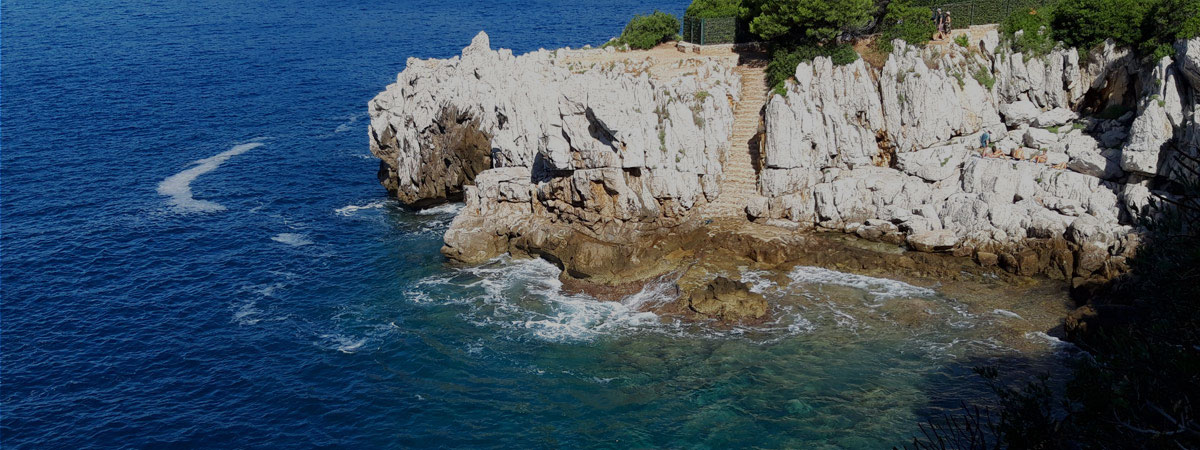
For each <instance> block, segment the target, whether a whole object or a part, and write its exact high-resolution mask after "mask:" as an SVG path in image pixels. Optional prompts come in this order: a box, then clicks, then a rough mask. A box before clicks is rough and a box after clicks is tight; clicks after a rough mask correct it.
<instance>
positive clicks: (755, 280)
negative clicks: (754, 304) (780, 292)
mask: <svg viewBox="0 0 1200 450" xmlns="http://www.w3.org/2000/svg"><path fill="white" fill-rule="evenodd" d="M739 269H740V270H741V272H742V282H743V283H746V284H748V285H749V290H750V292H753V293H755V294H762V293H764V292H767V288H769V287H772V286H775V283H774V282H772V281H771V280H768V279H767V272H766V271H763V270H747V269H746V268H744V267H742V268H739Z"/></svg>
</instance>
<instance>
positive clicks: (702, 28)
mask: <svg viewBox="0 0 1200 450" xmlns="http://www.w3.org/2000/svg"><path fill="white" fill-rule="evenodd" d="M707 31H708V19H700V45H704V44H706V42H705V41H704V39H705V38H706V37H707V36H705V35H706V34H707Z"/></svg>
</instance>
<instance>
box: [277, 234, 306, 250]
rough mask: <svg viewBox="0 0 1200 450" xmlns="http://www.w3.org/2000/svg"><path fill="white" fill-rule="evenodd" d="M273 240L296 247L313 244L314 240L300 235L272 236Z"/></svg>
mask: <svg viewBox="0 0 1200 450" xmlns="http://www.w3.org/2000/svg"><path fill="white" fill-rule="evenodd" d="M271 240H272V241H275V242H278V243H280V244H287V245H291V246H294V247H301V246H305V245H309V244H312V240H310V239H308V236H305V235H303V234H300V233H279V234H277V235H274V236H271Z"/></svg>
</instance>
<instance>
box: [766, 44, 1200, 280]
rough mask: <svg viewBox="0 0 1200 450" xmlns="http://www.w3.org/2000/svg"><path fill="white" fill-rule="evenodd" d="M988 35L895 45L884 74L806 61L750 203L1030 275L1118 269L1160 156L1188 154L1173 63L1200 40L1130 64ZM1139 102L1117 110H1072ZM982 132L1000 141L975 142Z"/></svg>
mask: <svg viewBox="0 0 1200 450" xmlns="http://www.w3.org/2000/svg"><path fill="white" fill-rule="evenodd" d="M994 33H995V32H994V31H993V32H992V34H990V35H989V36H988V37H986V38H985V39H983V40H982V42H979V43H977V44H976V45H972V48H970V49H967V48H962V47H958V46H952V47H950V48H948V49H947V48H945V47H933V46H931V47H929V48H924V49H922V48H915V47H912V46H905V45H904V43H903V42H901V41H897V43H896V50H895V52H893V53H892V54H891V55H890V56H889V57H888V60H887V63H886V64H885V65H884V66H883V68H882V69H881V70H876V69H873V68H871V67H868V66H867V65H866V64H865V63H863V62H862V61H861V60H860V61H856V62H854V63H852V64H849V65H845V66H840V67H835V66H833V65H832V63H831V62H830V60H829V59H827V58H818V59H816V60H814V61H813V62H812V63H811V64H801V65H800V66H799V67H797V69H796V76H795V82H792V83H789V84H788V95H787V96H776V97H774V98H773V99H771V101H770V102H769V104H768V106H767V112H766V123H767V145H766V149H765V154H764V158H763V162H764V170H763V172H762V174H761V177H760V180H759V182H760V191H761V193H762V195H763V197H762V198H759V199H757V200H755V201H754V202H752V203H751V205H748V207H747V212H748V214H750V215H751V216H753V217H755V218H762V219H786V220H789V221H792V222H796V223H799V224H801V225H807V226H813V227H819V228H825V229H834V230H840V231H845V232H850V233H856V234H858V235H859V236H862V237H866V238H870V239H877V240H885V241H892V242H907V243H908V244H909V246H910V247H912V248H915V249H917V250H921V251H951V250H953V251H955V252H956V253H957V254H962V255H972V254H974V255H975V257H976V259H977V260H978V261H979V262H980V263H983V264H1001V265H1003V266H1005V267H1006V268H1008V269H1010V270H1013V271H1017V272H1021V273H1027V274H1032V273H1038V272H1042V273H1045V274H1047V275H1050V276H1053V277H1057V278H1071V277H1076V276H1078V277H1089V276H1092V275H1093V274H1100V275H1108V276H1111V274H1113V273H1115V272H1118V271H1120V270H1122V269H1123V267H1122V265H1123V262H1124V258H1125V257H1127V256H1130V255H1131V254H1132V252H1133V250H1134V249H1136V244H1137V234H1136V233H1135V226H1136V224H1137V222H1138V221H1139V220H1140V219H1143V218H1145V217H1146V216H1147V214H1149V213H1150V211H1149V208H1148V207H1149V203H1150V191H1149V189H1150V188H1151V187H1152V186H1153V180H1154V177H1155V176H1159V175H1165V172H1164V171H1163V168H1162V167H1160V165H1161V164H1163V161H1167V160H1169V155H1170V152H1172V151H1176V149H1177V148H1178V149H1189V148H1190V150H1188V151H1193V152H1194V151H1195V147H1196V146H1195V141H1194V135H1195V134H1196V133H1195V132H1189V131H1187V130H1194V129H1195V128H1196V126H1197V125H1196V124H1197V120H1196V117H1195V114H1196V109H1197V108H1196V104H1197V101H1196V100H1197V99H1196V97H1195V96H1196V93H1197V92H1198V91H1200V84H1198V83H1194V82H1189V83H1185V82H1182V81H1181V80H1180V76H1179V74H1180V73H1183V72H1186V71H1188V70H1190V69H1187V68H1188V67H1193V66H1194V64H1195V63H1196V57H1195V55H1196V50H1194V49H1195V48H1196V47H1197V46H1198V41H1200V40H1196V39H1193V40H1191V41H1189V42H1185V43H1181V44H1180V50H1179V55H1178V57H1177V59H1178V62H1173V61H1172V60H1171V59H1170V58H1164V59H1163V61H1161V62H1160V63H1159V64H1158V65H1157V66H1156V67H1154V68H1153V70H1150V71H1148V73H1142V75H1141V76H1134V75H1136V74H1139V73H1141V72H1139V70H1140V69H1139V67H1138V66H1137V64H1136V61H1134V60H1133V59H1132V58H1131V57H1130V55H1129V54H1128V53H1127V52H1124V51H1121V50H1119V49H1116V48H1114V47H1113V46H1112V45H1111V44H1109V45H1106V46H1104V47H1103V48H1100V49H1098V50H1097V51H1095V52H1093V53H1092V54H1091V55H1090V57H1089V62H1088V63H1087V65H1085V66H1081V65H1080V63H1079V61H1078V53H1077V52H1076V51H1075V50H1074V49H1058V50H1055V51H1053V52H1051V53H1050V54H1048V55H1046V56H1044V57H1031V58H1026V57H1024V56H1023V55H1021V54H1019V53H1017V54H1012V53H1011V52H1010V51H1009V50H1008V49H1007V47H1006V46H1001V45H997V44H996V42H998V41H999V38H998V36H996V35H995V34H994ZM985 83H988V84H992V83H994V85H993V86H985ZM1088 102H1091V103H1092V104H1090V105H1085V103H1088ZM1135 102H1136V112H1133V111H1131V112H1130V113H1128V114H1126V115H1124V116H1123V117H1119V118H1115V119H1112V120H1101V119H1079V117H1078V115H1077V113H1076V112H1075V111H1077V110H1079V109H1081V108H1083V107H1085V106H1086V107H1088V108H1091V109H1093V110H1096V111H1100V110H1104V109H1105V108H1106V107H1109V106H1113V105H1118V106H1119V105H1123V104H1133V103H1135ZM985 132H987V133H989V135H990V137H991V140H992V141H993V142H994V143H995V147H994V148H989V149H981V148H980V142H981V141H980V137H981V135H982V134H983V133H985ZM1189 133H1190V134H1189ZM1189 136H1193V137H1189ZM1188 139H1193V140H1191V141H1189V140H1188ZM1189 146H1190V147H1189Z"/></svg>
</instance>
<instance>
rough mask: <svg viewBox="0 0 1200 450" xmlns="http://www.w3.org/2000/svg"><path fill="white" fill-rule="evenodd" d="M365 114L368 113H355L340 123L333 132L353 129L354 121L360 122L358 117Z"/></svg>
mask: <svg viewBox="0 0 1200 450" xmlns="http://www.w3.org/2000/svg"><path fill="white" fill-rule="evenodd" d="M364 116H366V113H359V114H354V115H352V116H350V117H349V118H348V119H347V120H346V121H345V122H342V124H341V125H338V126H337V128H334V129H333V132H334V133H345V132H347V131H350V130H353V129H354V123H355V122H358V119H359V118H362V117H364Z"/></svg>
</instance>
